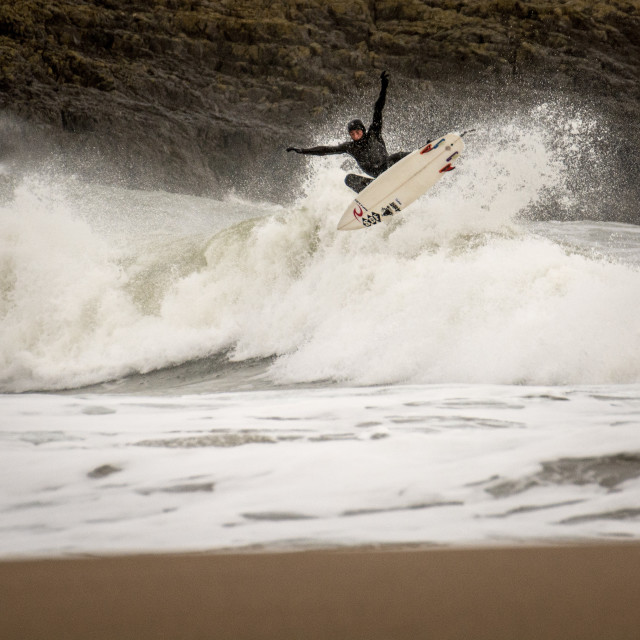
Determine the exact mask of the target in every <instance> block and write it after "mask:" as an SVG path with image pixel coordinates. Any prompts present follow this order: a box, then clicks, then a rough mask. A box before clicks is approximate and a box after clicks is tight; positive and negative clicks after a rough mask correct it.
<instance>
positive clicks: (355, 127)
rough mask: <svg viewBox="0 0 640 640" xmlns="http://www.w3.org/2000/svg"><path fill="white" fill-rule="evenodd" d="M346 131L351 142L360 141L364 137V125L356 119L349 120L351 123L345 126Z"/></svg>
mask: <svg viewBox="0 0 640 640" xmlns="http://www.w3.org/2000/svg"><path fill="white" fill-rule="evenodd" d="M347 131H348V132H349V135H350V136H351V139H352V140H360V139H361V138H362V136H363V135H364V133H365V131H366V129H365V128H364V123H363V122H362V120H358V119H357V118H356V119H355V120H351V122H349V124H348V125H347Z"/></svg>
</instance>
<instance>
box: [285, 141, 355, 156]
mask: <svg viewBox="0 0 640 640" xmlns="http://www.w3.org/2000/svg"><path fill="white" fill-rule="evenodd" d="M348 146H349V143H348V142H343V143H342V144H339V145H336V146H335V147H329V146H321V147H309V148H308V149H301V148H300V147H287V151H295V152H296V153H304V154H306V155H310V156H329V155H332V154H335V153H347V148H348Z"/></svg>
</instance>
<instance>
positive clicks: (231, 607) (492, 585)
mask: <svg viewBox="0 0 640 640" xmlns="http://www.w3.org/2000/svg"><path fill="white" fill-rule="evenodd" d="M0 610H1V615H0V638H3V639H5V638H6V639H7V640H18V639H23V638H24V639H25V640H26V639H29V640H36V639H39V638H47V640H52V639H58V638H64V639H69V640H75V639H78V640H81V639H82V640H101V639H109V640H126V639H129V638H131V639H132V640H134V639H135V640H146V639H149V640H151V639H153V640H159V639H164V638H180V639H191V638H198V639H199V638H202V639H207V640H211V639H216V640H226V639H228V640H243V639H245V638H246V639H252V640H255V639H274V640H275V639H278V640H284V639H288V638H293V639H304V640H314V639H316V638H318V639H320V638H322V639H332V640H338V639H345V640H357V639H360V638H362V639H363V640H364V639H365V638H366V639H367V640H377V639H380V640H383V639H384V640H398V639H404V638H407V639H412V640H415V639H417V638H425V639H427V638H428V639H430V640H445V639H446V640H453V639H458V638H459V639H460V640H463V639H464V640H483V639H487V640H503V639H504V640H528V639H531V640H533V639H535V640H549V639H555V638H557V639H558V640H571V639H574V638H575V639H576V640H578V639H579V640H588V639H591V638H593V639H594V640H596V639H597V640H619V639H627V638H628V639H629V640H632V639H633V640H636V639H637V638H638V637H640V544H636V543H633V544H618V545H612V544H608V545H581V546H555V547H551V546H541V547H508V548H478V549H389V548H383V549H348V550H323V551H321V550H318V551H305V552H290V553H272V552H261V553H215V554H189V555H148V556H123V557H106V558H105V557H101V558H75V559H62V560H57V559H52V560H25V561H4V562H0Z"/></svg>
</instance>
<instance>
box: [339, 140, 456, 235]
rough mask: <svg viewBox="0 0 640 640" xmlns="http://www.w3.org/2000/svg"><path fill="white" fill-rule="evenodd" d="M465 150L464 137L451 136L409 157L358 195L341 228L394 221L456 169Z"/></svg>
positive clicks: (431, 143)
mask: <svg viewBox="0 0 640 640" xmlns="http://www.w3.org/2000/svg"><path fill="white" fill-rule="evenodd" d="M463 135H464V134H463ZM463 149H464V142H463V141H462V137H461V136H459V135H458V134H456V133H449V134H447V135H446V136H441V137H439V138H436V139H435V140H433V141H432V142H430V143H429V144H427V145H426V146H424V147H422V148H421V149H416V150H415V151H413V152H412V153H410V154H409V155H408V156H405V157H404V158H402V160H400V161H399V162H396V164H394V165H393V166H392V167H390V168H389V169H387V170H386V171H385V172H384V173H382V174H381V175H379V176H378V177H377V178H376V179H375V180H374V181H373V182H372V183H371V184H369V185H368V186H367V187H366V188H365V189H363V190H362V191H361V192H360V193H359V194H358V195H357V196H356V198H355V199H354V200H353V201H352V202H351V204H350V205H349V206H348V207H347V209H346V211H345V212H344V214H343V216H342V218H340V221H339V222H338V229H340V230H342V231H351V230H356V229H366V228H367V227H372V226H374V225H376V224H380V223H382V222H383V221H384V220H389V219H391V217H392V216H394V215H396V214H397V213H400V211H402V210H404V209H406V208H407V207H408V206H409V205H410V204H411V203H412V202H414V201H415V200H417V199H418V198H419V197H420V196H421V195H423V194H424V193H426V192H427V191H428V190H429V189H431V187H433V185H434V184H435V183H436V182H438V180H440V178H442V176H443V175H445V173H447V172H449V171H451V170H452V169H454V168H455V167H454V164H453V163H454V162H455V161H456V160H457V159H458V157H459V156H460V153H462V151H463Z"/></svg>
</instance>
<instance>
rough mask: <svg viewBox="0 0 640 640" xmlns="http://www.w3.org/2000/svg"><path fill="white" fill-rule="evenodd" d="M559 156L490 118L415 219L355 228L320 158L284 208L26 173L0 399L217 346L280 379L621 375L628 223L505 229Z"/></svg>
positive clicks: (629, 339) (639, 305)
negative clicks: (482, 138) (342, 222)
mask: <svg viewBox="0 0 640 640" xmlns="http://www.w3.org/2000/svg"><path fill="white" fill-rule="evenodd" d="M543 112H544V110H543ZM542 122H543V124H544V122H545V121H544V119H543V120H542ZM545 126H546V125H545ZM564 126H565V129H566V136H568V141H565V142H564V143H563V145H562V147H561V148H562V154H567V153H571V145H570V144H569V143H573V144H575V141H573V139H572V136H573V135H574V134H572V133H571V132H572V131H574V128H575V127H576V126H577V125H576V123H575V122H574V121H570V122H567V123H565V125H564ZM585 126H586V125H585ZM586 129H587V131H588V127H586ZM576 130H577V131H580V128H578V129H576ZM554 135H555V136H556V137H557V131H555V130H554ZM575 135H577V134H575ZM476 139H477V140H478V138H476ZM556 144H557V143H556ZM556 148H557V147H556ZM565 160H566V158H565V156H564V155H560V156H558V155H557V151H554V149H553V148H552V147H551V146H550V144H549V142H548V140H547V139H546V138H545V127H544V126H543V125H539V128H538V129H534V130H533V131H526V130H525V131H523V130H520V129H518V128H517V127H516V126H515V125H509V124H506V125H504V126H502V127H501V128H500V129H498V130H496V131H494V132H493V133H492V135H491V136H490V137H489V143H488V148H487V145H486V143H483V144H482V145H479V144H478V145H477V146H476V147H475V148H474V143H473V138H471V139H470V143H469V150H468V153H467V154H466V156H465V157H464V158H463V160H462V161H461V162H460V165H459V168H458V171H457V174H455V175H453V176H452V177H451V179H448V180H444V181H442V182H441V183H440V185H438V186H437V187H436V188H435V189H434V190H433V191H432V192H430V194H428V195H427V196H426V197H424V198H423V199H422V200H421V201H419V203H418V204H417V205H415V206H414V207H413V208H412V210H410V211H408V212H406V213H403V214H401V215H400V216H398V218H397V219H394V220H393V221H392V222H391V223H390V224H389V225H388V226H386V227H385V228H384V229H375V230H373V229H372V230H366V231H359V232H352V233H347V232H337V231H336V228H335V227H336V221H337V220H338V219H339V218H340V215H341V213H342V209H343V207H344V203H345V202H348V200H349V192H348V190H347V188H346V187H345V186H344V185H343V184H342V177H343V172H342V171H341V170H340V169H339V168H338V166H337V164H338V162H339V161H336V160H326V161H325V162H324V163H320V162H319V161H318V162H316V164H315V165H314V166H315V167H317V171H316V172H315V173H314V174H313V178H312V179H311V180H310V182H309V184H308V187H307V193H306V195H304V196H302V197H301V199H300V200H299V201H298V202H297V203H296V204H295V205H293V206H291V207H288V208H286V209H285V208H282V207H278V206H276V205H270V204H265V203H252V202H246V201H241V200H238V199H233V198H229V199H227V200H225V201H214V200H207V199H198V198H189V197H184V196H171V195H169V194H164V193H141V192H132V191H123V190H117V189H112V188H111V189H107V188H101V187H96V186H92V185H84V184H81V183H79V182H78V181H73V180H69V179H67V180H65V181H63V182H62V183H61V184H59V185H53V184H51V181H49V182H45V183H38V182H37V181H36V180H26V181H25V182H24V183H23V184H22V185H21V186H20V187H19V188H18V189H17V193H16V197H15V199H14V200H13V201H11V202H9V203H7V204H5V205H4V206H3V207H2V209H1V210H0V215H1V216H2V227H1V231H0V260H1V262H0V290H1V291H2V297H1V299H0V318H1V323H2V325H1V326H2V333H1V338H0V385H1V387H0V388H2V389H4V390H5V391H25V390H42V389H60V388H70V387H78V386H81V385H86V384H90V383H97V382H102V381H104V380H109V379H112V378H116V377H120V376H123V375H125V374H127V373H131V372H135V371H137V372H142V373H144V372H148V371H150V370H153V369H159V368H163V367H167V366H170V365H173V364H179V363H182V362H186V361H190V360H193V359H198V358H202V357H206V356H209V355H211V354H215V353H218V352H221V351H225V350H231V354H232V355H231V357H232V359H235V360H246V359H249V358H264V357H272V356H277V357H278V358H277V360H276V362H275V364H274V365H273V367H272V368H271V370H270V372H269V379H270V380H272V381H273V382H277V383H297V382H310V381H318V380H321V381H322V380H333V381H339V382H347V383H356V384H381V383H384V384H387V383H417V382H419V383H443V382H452V383H455V382H476V383H501V384H521V383H532V384H562V383H569V384H573V383H583V384H601V383H630V382H638V381H640V359H638V357H637V354H638V353H640V332H639V331H638V324H637V322H636V319H637V318H638V317H639V316H640V272H639V271H638V268H637V264H638V262H637V258H635V259H632V260H629V256H630V255H631V256H633V255H634V254H636V253H637V250H638V248H639V247H640V236H639V235H638V233H637V229H636V228H635V227H631V226H628V227H627V226H625V225H608V224H604V223H603V224H601V225H596V226H594V225H590V226H589V229H590V230H592V231H594V232H595V234H596V241H595V244H594V243H593V242H591V243H587V244H585V243H584V241H582V240H581V239H580V237H579V236H580V234H582V232H583V231H582V228H581V226H580V225H579V224H578V225H576V224H568V225H565V227H564V229H562V228H560V227H559V226H558V225H557V224H551V223H550V224H547V225H546V227H548V229H545V225H537V226H536V227H535V228H532V227H531V225H528V224H526V223H523V222H518V216H519V215H521V214H522V213H523V212H525V211H526V210H527V208H528V207H531V206H533V205H536V204H539V201H540V200H541V199H542V198H543V196H544V194H545V193H548V192H549V191H553V192H555V193H561V194H562V193H563V190H564V189H566V187H565V184H564V177H565V173H564V164H563V163H564V161H565ZM569 197H570V194H567V195H566V196H565V198H567V199H568V198H569ZM559 229H560V230H559ZM558 235H560V242H558ZM549 238H554V240H551V239H549ZM619 239H622V240H623V241H624V250H622V248H620V247H619V246H618V244H619V243H618V242H617V241H618V240H619Z"/></svg>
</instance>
